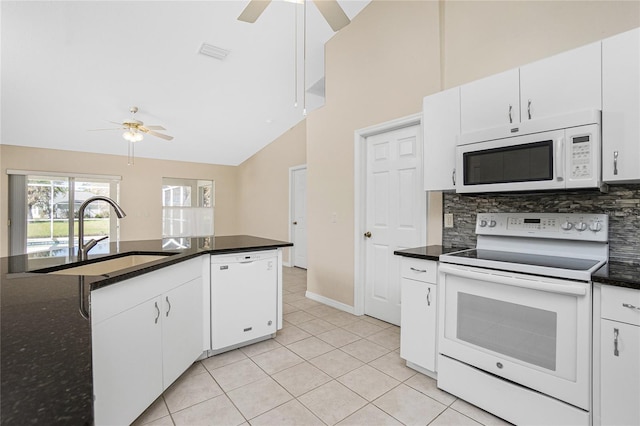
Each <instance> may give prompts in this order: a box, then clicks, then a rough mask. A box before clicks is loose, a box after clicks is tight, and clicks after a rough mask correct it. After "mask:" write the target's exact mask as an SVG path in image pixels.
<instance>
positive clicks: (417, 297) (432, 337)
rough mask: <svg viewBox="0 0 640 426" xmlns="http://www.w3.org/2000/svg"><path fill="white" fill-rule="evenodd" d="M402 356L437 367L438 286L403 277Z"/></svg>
mask: <svg viewBox="0 0 640 426" xmlns="http://www.w3.org/2000/svg"><path fill="white" fill-rule="evenodd" d="M401 285H402V289H401V291H402V296H401V306H402V312H401V315H402V316H401V320H400V324H401V326H400V356H401V357H402V358H404V359H405V360H407V361H409V362H412V363H414V364H416V365H419V366H420V367H423V368H426V369H427V370H430V371H436V330H437V328H436V318H437V310H436V300H437V298H436V286H435V285H433V284H426V283H423V282H420V281H414V280H410V279H408V278H402V280H401Z"/></svg>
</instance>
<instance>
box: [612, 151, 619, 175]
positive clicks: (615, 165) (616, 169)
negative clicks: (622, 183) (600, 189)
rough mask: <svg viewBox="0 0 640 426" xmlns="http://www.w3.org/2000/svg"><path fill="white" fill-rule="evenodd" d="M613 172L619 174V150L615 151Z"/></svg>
mask: <svg viewBox="0 0 640 426" xmlns="http://www.w3.org/2000/svg"><path fill="white" fill-rule="evenodd" d="M613 174H614V175H617V174H618V151H613Z"/></svg>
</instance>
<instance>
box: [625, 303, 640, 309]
mask: <svg viewBox="0 0 640 426" xmlns="http://www.w3.org/2000/svg"><path fill="white" fill-rule="evenodd" d="M622 306H623V307H624V308H629V309H635V310H636V311H640V308H639V307H637V306H633V305H632V304H630V303H623V304H622Z"/></svg>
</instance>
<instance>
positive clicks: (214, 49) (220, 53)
mask: <svg viewBox="0 0 640 426" xmlns="http://www.w3.org/2000/svg"><path fill="white" fill-rule="evenodd" d="M200 53H201V54H202V55H206V56H211V57H212V58H216V59H220V60H221V61H222V60H223V59H224V58H226V57H227V55H228V54H229V53H231V52H230V51H229V50H226V49H223V48H222V47H218V46H213V45H211V44H207V43H202V46H200Z"/></svg>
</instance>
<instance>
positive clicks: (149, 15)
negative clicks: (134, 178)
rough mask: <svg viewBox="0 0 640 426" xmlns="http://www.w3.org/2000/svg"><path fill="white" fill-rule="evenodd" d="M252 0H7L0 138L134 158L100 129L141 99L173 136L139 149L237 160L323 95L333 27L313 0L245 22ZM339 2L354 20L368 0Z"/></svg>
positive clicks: (173, 156)
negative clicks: (218, 54)
mask: <svg viewBox="0 0 640 426" xmlns="http://www.w3.org/2000/svg"><path fill="white" fill-rule="evenodd" d="M247 3H248V1H244V0H237V1H2V3H1V7H2V9H1V12H0V13H1V20H2V22H1V23H2V27H1V37H2V38H1V43H2V45H1V64H0V66H1V84H2V85H1V87H0V88H1V110H0V112H1V116H0V118H1V121H0V132H1V133H0V143H2V144H7V145H21V146H32V147H42V148H54V149H62V150H73V151H86V152H94V153H105V154H115V155H127V142H126V141H125V140H124V139H123V138H122V131H121V130H105V131H92V129H104V128H117V127H119V126H118V125H117V124H114V123H110V121H112V122H116V123H121V122H122V121H123V120H125V119H128V118H130V117H131V114H130V113H129V109H130V107H131V106H137V107H138V108H139V111H138V113H137V114H136V117H135V118H136V119H138V120H141V121H143V122H144V123H145V125H147V124H149V125H161V126H163V127H164V128H166V131H162V133H166V134H169V135H172V136H173V137H174V139H173V140H172V141H165V140H163V139H159V138H156V137H153V136H150V135H145V138H144V140H143V141H141V142H138V143H136V145H135V147H136V151H135V153H136V156H138V157H147V158H158V159H170V160H183V161H195V162H202V163H211V164H227V165H237V164H240V163H241V162H243V161H244V160H246V159H247V158H249V157H250V156H251V155H253V154H254V153H255V152H257V151H258V150H260V149H261V148H263V147H264V146H265V145H267V144H269V143H270V142H272V141H273V140H274V139H275V138H277V137H278V136H280V135H281V134H282V133H284V132H285V131H287V130H288V129H289V128H291V127H293V126H294V125H296V124H297V123H298V122H300V121H301V120H302V119H304V114H303V108H304V106H305V105H306V109H307V111H308V112H310V111H311V110H313V109H315V108H318V107H320V106H321V105H322V104H323V102H324V99H323V96H322V94H323V84H324V80H323V78H324V44H325V42H326V41H327V40H328V39H329V38H331V37H332V36H333V35H334V32H333V31H332V30H331V28H330V27H329V25H328V24H327V23H326V22H325V21H324V19H323V17H322V15H321V14H320V13H319V12H318V10H317V8H316V7H315V5H314V4H313V2H311V1H309V2H308V3H307V4H306V6H305V5H304V4H295V3H291V2H286V1H277V0H276V1H273V2H271V4H270V5H269V6H268V7H267V8H266V10H265V11H264V12H263V14H262V15H261V16H260V17H259V18H258V20H257V21H256V22H255V23H253V24H249V23H246V22H240V21H238V20H237V19H236V18H237V17H238V16H239V15H240V13H241V12H242V10H243V9H244V8H245V6H246V5H247ZM339 3H340V5H341V6H342V8H343V9H344V11H345V12H346V14H347V16H349V17H350V18H353V17H354V16H355V15H356V14H357V13H359V12H360V11H361V10H362V9H363V8H364V7H365V6H366V5H367V4H368V3H369V0H362V1H360V0H358V1H355V0H350V1H349V0H340V1H339ZM305 9H306V31H304V28H305V25H304V24H305V19H304V17H305V15H304V11H305ZM305 39H306V51H305V49H304V47H303V46H305V43H304V40H305ZM203 43H207V44H209V45H213V46H217V47H220V48H223V49H225V50H227V51H229V53H228V55H227V56H226V58H224V59H222V60H220V59H215V58H212V57H209V56H205V55H202V54H200V53H199V50H200V48H201V46H202V44H203ZM305 56H306V61H304V60H303V58H304V57H305ZM304 80H306V85H305V86H306V88H307V89H310V90H307V91H305V90H304V87H305V86H303V81H304ZM296 103H297V106H296Z"/></svg>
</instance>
